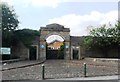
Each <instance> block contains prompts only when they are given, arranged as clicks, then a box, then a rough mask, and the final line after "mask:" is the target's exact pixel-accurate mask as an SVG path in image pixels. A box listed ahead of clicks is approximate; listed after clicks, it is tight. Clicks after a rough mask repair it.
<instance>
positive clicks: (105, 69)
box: [2, 60, 118, 80]
mask: <svg viewBox="0 0 120 82" xmlns="http://www.w3.org/2000/svg"><path fill="white" fill-rule="evenodd" d="M83 63H87V76H88V77H91V76H92V77H93V76H101V75H115V74H118V64H117V63H111V62H110V63H108V62H93V61H87V60H81V61H77V60H71V61H70V60H47V61H46V62H45V63H44V64H45V78H46V79H60V78H73V77H74V78H78V77H80V78H81V77H83V76H84V75H83ZM2 73H3V80H41V78H42V66H41V64H38V65H34V66H29V67H25V68H17V69H12V70H6V71H2Z"/></svg>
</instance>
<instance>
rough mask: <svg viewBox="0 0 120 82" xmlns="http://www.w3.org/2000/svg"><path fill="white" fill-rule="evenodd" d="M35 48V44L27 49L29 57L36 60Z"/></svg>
mask: <svg viewBox="0 0 120 82" xmlns="http://www.w3.org/2000/svg"><path fill="white" fill-rule="evenodd" d="M36 55H37V48H36V46H31V47H30V49H29V59H30V60H36Z"/></svg>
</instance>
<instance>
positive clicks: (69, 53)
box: [37, 24, 81, 59]
mask: <svg viewBox="0 0 120 82" xmlns="http://www.w3.org/2000/svg"><path fill="white" fill-rule="evenodd" d="M51 35H58V36H60V37H62V38H63V39H64V45H65V46H64V59H73V48H74V47H73V45H72V44H71V36H70V29H69V28H64V26H62V25H59V24H49V25H46V27H41V28H40V50H39V51H40V54H39V56H38V58H37V59H41V58H45V59H46V56H47V55H49V54H46V52H47V50H46V39H47V38H48V37H49V36H51ZM75 47H77V48H76V49H77V50H78V53H77V55H78V59H80V58H81V57H80V46H76V45H75ZM74 49H75V48H74Z"/></svg>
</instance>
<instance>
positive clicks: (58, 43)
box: [46, 35, 64, 59]
mask: <svg viewBox="0 0 120 82" xmlns="http://www.w3.org/2000/svg"><path fill="white" fill-rule="evenodd" d="M46 59H64V39H63V38H62V37H61V36H59V35H50V36H49V37H47V38H46Z"/></svg>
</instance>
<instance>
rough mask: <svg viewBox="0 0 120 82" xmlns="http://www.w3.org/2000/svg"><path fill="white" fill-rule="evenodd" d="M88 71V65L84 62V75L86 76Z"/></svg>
mask: <svg viewBox="0 0 120 82" xmlns="http://www.w3.org/2000/svg"><path fill="white" fill-rule="evenodd" d="M86 72H87V67H86V63H84V77H86Z"/></svg>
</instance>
